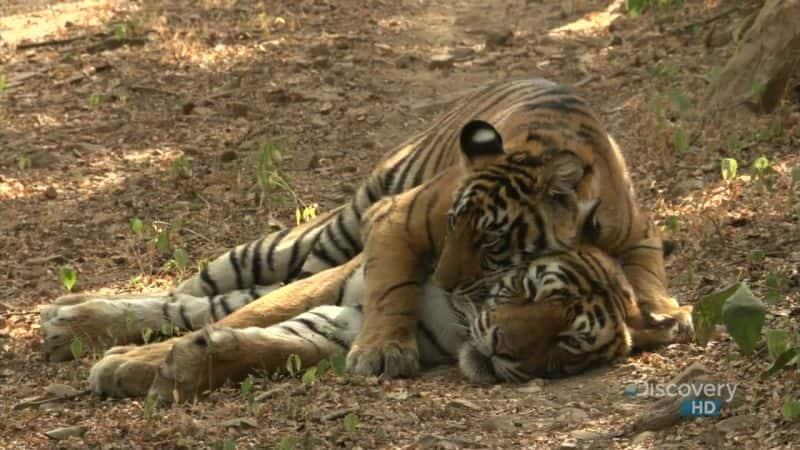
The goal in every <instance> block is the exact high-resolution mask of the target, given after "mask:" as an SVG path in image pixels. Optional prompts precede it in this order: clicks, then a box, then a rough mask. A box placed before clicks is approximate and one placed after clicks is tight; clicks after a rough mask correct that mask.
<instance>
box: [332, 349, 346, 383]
mask: <svg viewBox="0 0 800 450" xmlns="http://www.w3.org/2000/svg"><path fill="white" fill-rule="evenodd" d="M329 360H330V362H331V369H333V373H335V374H336V375H338V376H340V377H343V376H344V375H345V374H346V373H347V370H346V367H347V358H346V357H345V355H344V354H342V353H338V354H335V355H333V356H331V357H330V358H329Z"/></svg>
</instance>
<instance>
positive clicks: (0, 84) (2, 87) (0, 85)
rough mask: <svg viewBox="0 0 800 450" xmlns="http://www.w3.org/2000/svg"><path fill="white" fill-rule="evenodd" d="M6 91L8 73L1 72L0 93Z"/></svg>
mask: <svg viewBox="0 0 800 450" xmlns="http://www.w3.org/2000/svg"><path fill="white" fill-rule="evenodd" d="M5 91H6V74H5V73H3V72H0V95H1V94H3V92H5Z"/></svg>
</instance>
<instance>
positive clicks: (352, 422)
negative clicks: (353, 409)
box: [344, 413, 358, 433]
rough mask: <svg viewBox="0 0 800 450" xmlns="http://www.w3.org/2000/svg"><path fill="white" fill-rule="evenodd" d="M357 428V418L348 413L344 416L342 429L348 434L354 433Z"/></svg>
mask: <svg viewBox="0 0 800 450" xmlns="http://www.w3.org/2000/svg"><path fill="white" fill-rule="evenodd" d="M357 428H358V416H356V415H355V414H353V413H348V414H347V415H346V416H344V429H345V430H347V432H348V433H354V432H355V431H356V429H357Z"/></svg>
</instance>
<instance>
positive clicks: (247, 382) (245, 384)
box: [239, 375, 254, 397]
mask: <svg viewBox="0 0 800 450" xmlns="http://www.w3.org/2000/svg"><path fill="white" fill-rule="evenodd" d="M253 384H254V381H253V376H252V375H249V376H248V377H247V378H245V379H244V380H242V382H241V383H240V385H239V386H240V390H241V392H242V395H243V396H245V397H246V396H248V395H250V393H251V392H253Z"/></svg>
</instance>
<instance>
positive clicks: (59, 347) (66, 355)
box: [40, 294, 136, 362]
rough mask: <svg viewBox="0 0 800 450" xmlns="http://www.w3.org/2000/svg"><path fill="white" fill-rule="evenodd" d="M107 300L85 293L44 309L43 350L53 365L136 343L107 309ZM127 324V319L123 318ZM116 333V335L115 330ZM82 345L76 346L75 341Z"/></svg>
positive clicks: (118, 319) (62, 299)
mask: <svg viewBox="0 0 800 450" xmlns="http://www.w3.org/2000/svg"><path fill="white" fill-rule="evenodd" d="M107 302H108V300H105V299H101V298H93V297H91V296H87V295H82V294H72V295H66V296H64V297H60V298H58V299H57V300H56V301H55V303H54V304H52V305H49V306H47V307H46V308H44V309H43V310H42V312H41V314H40V317H41V333H42V335H43V338H44V339H43V343H42V350H43V351H44V354H45V358H47V360H48V361H50V362H58V361H68V360H71V359H74V358H75V357H80V356H81V355H80V354H76V352H78V353H87V352H95V351H98V352H100V351H103V350H105V349H106V348H108V347H110V346H111V345H114V344H128V343H132V342H135V341H136V340H135V338H133V337H132V336H129V334H130V333H126V332H125V331H124V329H123V330H122V331H119V328H121V327H120V326H118V324H117V322H119V321H120V318H119V317H116V316H118V315H119V314H115V312H116V311H115V310H114V308H108V307H106V305H105V303H107ZM122 321H123V322H124V319H122ZM115 329H116V330H117V332H116V333H115V331H114V330H115ZM75 341H78V342H80V344H79V345H78V346H74V344H73V342H75Z"/></svg>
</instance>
